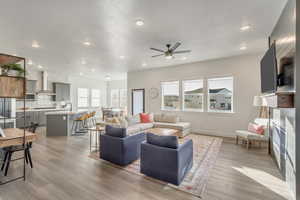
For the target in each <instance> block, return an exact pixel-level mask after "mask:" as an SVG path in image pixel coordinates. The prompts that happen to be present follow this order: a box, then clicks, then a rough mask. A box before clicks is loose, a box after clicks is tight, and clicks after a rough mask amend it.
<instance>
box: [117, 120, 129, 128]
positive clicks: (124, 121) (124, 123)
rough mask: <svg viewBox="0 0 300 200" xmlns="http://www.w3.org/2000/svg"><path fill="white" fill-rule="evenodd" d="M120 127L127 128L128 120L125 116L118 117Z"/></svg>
mask: <svg viewBox="0 0 300 200" xmlns="http://www.w3.org/2000/svg"><path fill="white" fill-rule="evenodd" d="M119 120H120V127H121V128H128V122H127V120H126V119H125V118H120V119H119Z"/></svg>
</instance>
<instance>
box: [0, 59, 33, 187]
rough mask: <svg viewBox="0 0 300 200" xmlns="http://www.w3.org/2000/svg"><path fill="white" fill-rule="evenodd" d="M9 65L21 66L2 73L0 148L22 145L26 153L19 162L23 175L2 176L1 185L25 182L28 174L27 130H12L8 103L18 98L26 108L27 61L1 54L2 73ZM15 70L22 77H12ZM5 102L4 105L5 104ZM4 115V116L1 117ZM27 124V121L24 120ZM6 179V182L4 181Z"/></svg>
mask: <svg viewBox="0 0 300 200" xmlns="http://www.w3.org/2000/svg"><path fill="white" fill-rule="evenodd" d="M8 64H20V66H19V65H17V67H18V68H17V69H16V68H13V67H10V66H8V67H7V68H5V69H6V71H5V72H7V73H5V75H4V74H1V73H0V99H1V101H0V102H2V104H1V105H0V106H1V110H2V111H3V112H1V113H0V119H1V121H0V127H2V128H3V133H4V135H3V136H0V137H1V142H0V147H1V148H4V147H11V146H14V145H20V146H21V149H22V151H23V152H24V156H23V157H22V158H20V159H17V160H20V161H17V162H23V166H22V165H21V168H22V175H20V176H18V177H14V178H12V177H6V176H0V177H1V179H0V185H3V184H6V183H9V182H12V181H16V180H19V179H23V180H24V181H25V174H26V163H25V147H26V140H25V136H26V135H27V134H28V133H27V134H26V131H25V129H23V130H22V129H16V128H14V127H15V126H14V127H13V128H12V127H11V126H10V124H9V123H11V121H12V120H15V118H12V117H11V116H7V115H6V114H7V113H6V111H7V103H6V102H7V101H9V100H10V99H12V98H16V99H19V100H23V103H24V107H25V103H26V102H25V91H26V60H25V58H22V57H18V56H13V55H8V54H2V53H0V70H1V71H0V72H2V68H1V66H3V65H8ZM8 69H9V70H15V71H14V72H22V73H21V74H20V76H11V75H10V74H9V73H8V71H9V70H8ZM23 70H24V71H23ZM3 102H4V103H3ZM1 115H3V116H1ZM24 116H25V110H24ZM24 124H25V120H24ZM3 178H4V180H3Z"/></svg>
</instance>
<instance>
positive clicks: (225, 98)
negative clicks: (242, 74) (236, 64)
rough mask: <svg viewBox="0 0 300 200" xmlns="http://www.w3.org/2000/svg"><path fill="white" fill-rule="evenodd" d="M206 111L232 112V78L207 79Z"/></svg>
mask: <svg viewBox="0 0 300 200" xmlns="http://www.w3.org/2000/svg"><path fill="white" fill-rule="evenodd" d="M207 83H208V91H209V92H208V93H209V94H208V111H210V112H232V98H233V77H225V78H213V79H208V81H207Z"/></svg>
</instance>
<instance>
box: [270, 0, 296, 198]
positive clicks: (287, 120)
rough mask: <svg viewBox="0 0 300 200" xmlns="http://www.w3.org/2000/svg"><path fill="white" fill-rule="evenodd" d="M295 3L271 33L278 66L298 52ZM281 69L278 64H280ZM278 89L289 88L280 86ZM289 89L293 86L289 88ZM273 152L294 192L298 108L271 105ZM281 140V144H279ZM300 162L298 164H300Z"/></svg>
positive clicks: (289, 3) (290, 4)
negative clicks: (287, 57) (277, 107)
mask: <svg viewBox="0 0 300 200" xmlns="http://www.w3.org/2000/svg"><path fill="white" fill-rule="evenodd" d="M295 7H296V0H289V1H288V2H287V4H286V7H285V8H284V10H283V11H282V14H281V16H280V18H279V20H278V22H277V24H276V26H275V28H274V30H273V32H272V34H271V41H272V42H273V41H276V51H277V52H276V56H277V61H278V67H279V64H280V59H281V58H282V57H285V56H293V57H294V56H295V51H296V48H295V44H296V42H295V37H296V36H295V34H296V21H295ZM278 69H279V68H278ZM278 90H279V91H286V90H287V89H285V88H284V89H282V88H279V89H278ZM288 90H290V89H288ZM271 113H272V119H271V125H272V128H271V130H272V133H273V137H272V144H273V145H272V146H273V148H272V153H273V155H274V157H275V160H276V163H277V164H278V166H279V169H280V171H281V173H282V175H283V177H284V178H285V179H286V182H287V184H288V185H289V187H290V189H291V190H292V193H293V194H295V192H296V191H295V190H296V189H295V184H296V178H295V177H296V165H295V164H296V157H295V156H296V154H295V153H296V149H295V148H296V144H295V138H296V134H295V115H296V112H295V109H294V108H292V109H272V110H271ZM279 144H280V145H279ZM298 166H299V165H298Z"/></svg>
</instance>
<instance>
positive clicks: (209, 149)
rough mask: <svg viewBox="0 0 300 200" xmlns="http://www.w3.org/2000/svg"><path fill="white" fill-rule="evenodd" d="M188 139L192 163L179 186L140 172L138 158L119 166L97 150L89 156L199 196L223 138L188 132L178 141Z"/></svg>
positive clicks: (181, 141) (182, 141)
mask: <svg viewBox="0 0 300 200" xmlns="http://www.w3.org/2000/svg"><path fill="white" fill-rule="evenodd" d="M189 139H192V140H193V145H194V163H193V167H192V169H191V170H190V172H189V173H188V174H187V175H186V177H185V178H184V180H183V181H182V182H181V184H180V185H179V186H176V185H173V184H169V183H166V182H163V181H159V180H157V179H154V178H151V177H147V176H145V175H143V174H141V173H140V160H137V161H135V162H133V163H132V164H129V165H128V166H126V167H121V166H118V165H115V164H112V163H110V162H107V161H104V160H102V159H100V158H99V152H93V153H91V154H90V155H89V157H90V158H93V159H95V160H101V161H102V162H103V161H104V163H107V164H108V165H111V166H113V167H116V168H119V169H122V170H126V171H128V172H130V173H133V174H136V175H140V176H143V177H144V178H147V179H149V180H151V181H154V182H157V183H159V184H162V185H163V186H167V187H172V188H175V189H177V190H180V191H183V192H186V193H189V194H192V195H195V196H197V197H200V198H201V194H202V193H203V191H204V189H205V186H206V184H207V181H208V177H209V171H210V170H211V169H212V168H213V166H214V164H215V162H216V160H217V157H218V153H219V150H220V147H221V145H222V141H223V140H222V139H221V138H218V137H211V136H204V135H196V134H190V135H188V136H186V137H185V138H183V139H179V143H184V142H185V141H186V140H189Z"/></svg>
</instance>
